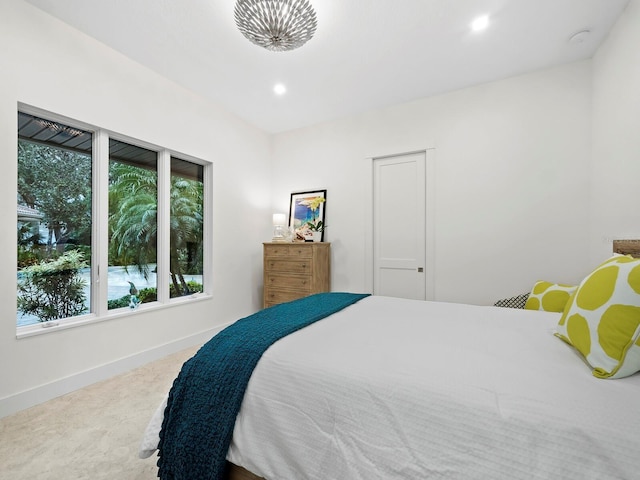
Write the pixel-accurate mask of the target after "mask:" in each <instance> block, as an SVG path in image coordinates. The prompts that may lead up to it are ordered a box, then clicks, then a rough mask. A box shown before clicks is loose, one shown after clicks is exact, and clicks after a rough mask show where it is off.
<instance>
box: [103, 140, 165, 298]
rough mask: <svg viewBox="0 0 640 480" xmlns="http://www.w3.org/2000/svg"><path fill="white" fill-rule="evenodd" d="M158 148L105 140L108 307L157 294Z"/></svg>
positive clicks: (153, 296) (152, 296)
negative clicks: (107, 162) (107, 165)
mask: <svg viewBox="0 0 640 480" xmlns="http://www.w3.org/2000/svg"><path fill="white" fill-rule="evenodd" d="M157 164H158V154H157V153H156V152H154V151H152V150H147V149H146V148H142V147H138V146H135V145H130V144H128V143H124V142H120V141H118V140H113V139H111V140H109V272H108V280H107V282H108V295H107V305H108V308H109V309H114V308H121V307H130V308H136V307H137V306H138V304H139V303H145V302H153V301H155V300H156V299H157V288H158V284H157V279H156V267H157V245H158V222H157V213H158V171H157Z"/></svg>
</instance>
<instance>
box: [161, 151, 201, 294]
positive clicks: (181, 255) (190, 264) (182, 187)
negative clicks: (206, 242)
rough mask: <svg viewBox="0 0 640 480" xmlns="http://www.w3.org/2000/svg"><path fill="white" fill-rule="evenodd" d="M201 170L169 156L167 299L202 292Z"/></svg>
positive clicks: (199, 166)
mask: <svg viewBox="0 0 640 480" xmlns="http://www.w3.org/2000/svg"><path fill="white" fill-rule="evenodd" d="M203 186H204V184H203V168H202V165H196V164H194V163H191V162H187V161H185V160H180V159H178V158H174V157H171V207H170V212H171V219H170V222H171V237H170V242H171V244H170V246H169V252H170V267H169V268H170V271H171V287H170V288H171V289H170V292H171V297H180V296H184V295H191V294H192V293H197V292H201V291H202V265H203V263H202V262H203V249H202V246H203V245H202V212H203V206H204V205H203V192H204V188H203Z"/></svg>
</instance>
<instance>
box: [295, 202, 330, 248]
mask: <svg viewBox="0 0 640 480" xmlns="http://www.w3.org/2000/svg"><path fill="white" fill-rule="evenodd" d="M326 201H327V191H326V190H312V191H310V192H296V193H292V194H291V203H290V205H289V227H291V228H293V231H294V232H295V238H294V240H298V241H301V240H312V239H313V240H314V241H317V242H322V241H323V240H324V229H325V223H324V212H325V207H326Z"/></svg>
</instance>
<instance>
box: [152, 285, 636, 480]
mask: <svg viewBox="0 0 640 480" xmlns="http://www.w3.org/2000/svg"><path fill="white" fill-rule="evenodd" d="M560 316H561V314H560V313H553V312H544V311H531V310H523V309H512V308H500V307H495V306H494V307H489V306H472V305H463V304H452V303H442V302H424V301H414V300H404V299H398V298H390V297H377V296H370V297H366V298H362V299H360V300H359V301H357V302H356V303H353V304H351V305H349V306H347V307H345V308H344V309H342V310H340V311H337V312H336V313H333V314H331V315H330V316H327V317H326V318H324V319H322V320H319V321H316V322H315V323H312V324H310V325H309V326H306V327H305V328H302V329H300V330H298V331H296V332H295V333H291V334H290V335H287V336H285V337H284V338H282V339H280V340H278V341H277V342H275V343H274V344H273V345H272V346H271V347H269V348H268V349H267V350H266V351H265V352H264V354H263V355H262V356H261V359H260V361H259V362H258V363H257V365H256V367H255V369H254V370H253V373H252V375H251V377H250V380H249V381H248V385H247V389H246V392H245V393H244V396H243V399H242V403H241V407H240V410H239V412H238V414H237V418H236V421H235V425H234V427H233V437H232V439H231V442H230V445H229V448H228V451H227V453H226V460H227V461H228V462H229V469H228V473H227V475H228V476H229V478H233V479H242V480H244V479H247V480H248V479H256V478H264V479H268V480H303V479H309V480H329V479H349V480H358V479H363V480H364V479H373V478H381V479H445V478H446V479H465V480H466V479H483V480H486V479H492V480H502V479H504V480H507V479H508V480H517V479H563V480H568V479H576V480H578V479H579V480H588V479H594V480H595V479H598V480H606V479H612V480H613V479H616V480H624V479H629V480H631V479H635V478H639V475H640V473H639V472H640V408H638V402H639V401H640V375H637V374H636V375H630V376H627V377H625V378H620V379H616V380H602V379H598V378H595V377H594V376H593V375H592V372H591V369H590V368H589V366H588V365H587V364H586V363H585V362H584V359H583V358H582V357H581V356H580V355H579V354H577V352H576V351H575V350H574V349H572V348H571V347H569V346H568V345H567V344H566V343H565V342H562V341H561V340H559V339H558V338H556V337H555V336H554V333H555V332H556V325H557V324H558V321H559V319H560ZM164 409H165V407H164V405H161V406H160V407H159V408H158V411H157V412H156V414H155V415H154V416H153V418H152V420H151V421H150V423H149V427H148V428H147V431H146V432H145V435H144V439H143V442H142V445H141V451H140V455H141V456H142V457H145V456H149V455H151V454H153V452H154V451H155V449H156V447H157V444H158V435H159V431H160V426H161V425H162V419H163V412H164ZM172 478H173V477H172ZM175 478H180V477H179V476H176V477H175Z"/></svg>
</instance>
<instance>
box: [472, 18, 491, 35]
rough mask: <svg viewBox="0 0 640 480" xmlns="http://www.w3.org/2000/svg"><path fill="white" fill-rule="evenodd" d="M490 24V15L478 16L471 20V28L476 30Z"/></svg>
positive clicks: (478, 30) (480, 29)
mask: <svg viewBox="0 0 640 480" xmlns="http://www.w3.org/2000/svg"><path fill="white" fill-rule="evenodd" d="M488 26H489V15H482V16H480V17H476V18H475V19H474V20H473V22H471V30H473V31H474V32H480V31H482V30H484V29H485V28H487V27H488Z"/></svg>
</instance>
